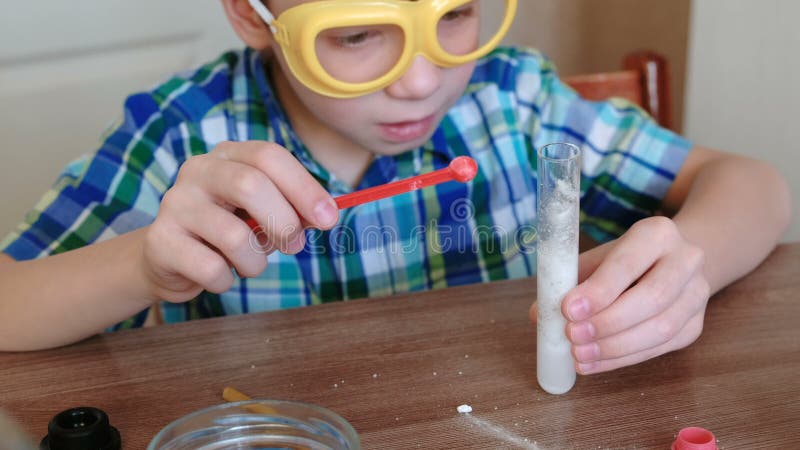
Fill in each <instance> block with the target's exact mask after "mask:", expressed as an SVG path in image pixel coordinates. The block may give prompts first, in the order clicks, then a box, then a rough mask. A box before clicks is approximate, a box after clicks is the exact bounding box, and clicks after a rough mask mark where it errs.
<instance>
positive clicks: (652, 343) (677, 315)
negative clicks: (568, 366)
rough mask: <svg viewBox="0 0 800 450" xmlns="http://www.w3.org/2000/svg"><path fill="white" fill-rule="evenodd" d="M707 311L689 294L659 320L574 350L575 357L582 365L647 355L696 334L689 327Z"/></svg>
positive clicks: (642, 323) (703, 304) (577, 346)
mask: <svg viewBox="0 0 800 450" xmlns="http://www.w3.org/2000/svg"><path fill="white" fill-rule="evenodd" d="M703 311H705V303H699V302H697V301H696V298H694V293H693V292H690V291H689V290H687V292H684V293H683V294H682V295H681V297H680V298H679V299H678V301H677V302H675V303H674V304H673V305H672V307H671V308H669V309H667V310H666V311H664V312H663V313H661V314H659V315H657V316H655V317H651V318H650V319H648V320H646V321H644V322H641V323H639V324H637V325H636V326H633V327H631V328H628V329H626V330H624V331H622V332H620V333H617V334H614V335H612V336H608V337H605V338H602V339H599V340H596V341H593V342H590V343H587V344H581V345H575V346H573V347H572V350H573V356H574V357H575V360H576V361H578V362H579V363H584V364H588V363H592V362H596V361H602V360H610V359H619V358H623V357H625V356H627V355H633V354H637V353H642V352H645V351H647V350H649V349H651V348H655V347H659V346H662V345H664V344H667V343H669V342H672V341H674V340H676V339H680V337H681V336H682V335H683V334H685V333H686V332H687V330H688V331H689V334H692V333H691V328H689V329H686V327H687V326H689V324H690V322H691V320H692V318H693V317H695V316H696V315H697V314H698V313H702V312H703ZM698 334H699V333H698Z"/></svg>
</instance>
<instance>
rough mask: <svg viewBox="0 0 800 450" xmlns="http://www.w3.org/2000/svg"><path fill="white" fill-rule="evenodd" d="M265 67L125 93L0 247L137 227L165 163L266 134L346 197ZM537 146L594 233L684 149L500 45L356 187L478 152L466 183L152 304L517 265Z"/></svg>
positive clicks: (205, 73)
mask: <svg viewBox="0 0 800 450" xmlns="http://www.w3.org/2000/svg"><path fill="white" fill-rule="evenodd" d="M264 63H265V62H264V61H263V59H262V58H261V57H260V56H259V55H258V54H257V53H256V52H254V51H252V50H249V49H246V50H243V51H240V52H229V53H226V54H224V55H223V56H221V57H220V58H219V59H218V60H216V61H214V62H212V63H210V64H207V65H205V66H203V67H201V68H200V69H198V70H196V71H192V72H190V73H185V74H181V75H178V76H176V77H173V78H171V79H170V80H168V81H167V82H165V83H164V84H162V85H160V86H158V87H156V88H155V89H154V90H152V91H150V92H146V93H139V94H135V95H133V96H131V97H129V98H128V99H127V101H126V103H125V116H124V120H123V121H122V124H121V125H119V126H118V127H117V128H116V129H114V130H113V131H112V132H111V134H110V135H109V136H108V137H107V138H106V139H105V141H104V142H103V144H102V146H101V148H100V149H99V150H98V151H97V153H95V154H94V155H92V156H88V157H84V158H83V159H80V160H78V161H76V162H74V163H72V164H71V165H69V166H68V167H67V168H66V170H65V171H64V173H63V174H62V176H61V177H60V178H59V179H58V181H57V182H56V184H55V185H54V186H53V188H52V189H51V190H50V191H49V192H47V193H46V194H45V196H44V197H43V198H42V200H41V201H40V202H39V203H38V204H37V205H36V207H35V208H34V209H33V211H31V212H30V213H29V214H28V215H27V217H26V219H25V221H24V222H23V223H22V224H21V225H20V226H19V227H18V228H17V229H16V230H15V231H14V232H12V233H11V234H9V235H8V236H7V237H5V239H4V240H3V241H2V243H0V250H2V251H4V252H6V253H8V254H9V255H11V256H12V257H13V258H15V259H17V260H28V259H33V258H40V257H44V256H47V255H50V254H54V253H60V252H64V251H68V250H70V249H74V248H77V247H81V246H84V245H87V244H90V243H92V242H97V241H101V240H104V239H108V238H112V237H114V236H117V235H119V234H122V233H125V232H128V231H131V230H133V229H136V228H139V227H142V226H145V225H148V224H149V223H151V222H152V220H153V219H154V217H155V216H156V214H157V213H158V209H159V203H160V201H161V198H162V196H163V195H164V193H165V191H166V190H167V189H169V187H170V186H171V185H172V183H173V182H174V181H175V178H176V176H177V173H178V169H179V168H180V165H181V164H182V163H183V162H184V161H186V159H187V158H189V157H191V156H192V155H199V154H203V153H206V152H208V151H210V150H212V149H213V148H214V146H216V145H217V144H218V143H219V142H221V141H225V140H228V141H245V140H266V141H272V142H277V143H279V144H281V145H282V146H284V147H286V149H287V150H288V151H290V152H292V154H293V155H294V156H295V157H296V158H297V159H298V160H299V161H300V162H301V163H302V164H303V165H304V166H305V167H306V168H307V169H308V171H309V172H310V173H311V174H312V175H314V176H315V177H316V179H317V180H318V181H319V182H320V183H321V184H322V186H324V187H325V188H326V189H328V190H329V191H330V192H331V193H332V194H333V195H339V194H343V193H346V192H350V191H351V190H352V189H351V188H349V187H348V186H347V185H345V184H344V183H343V182H341V181H340V180H338V179H336V177H335V176H333V175H332V174H331V173H329V172H328V171H326V170H325V168H324V167H322V166H321V165H319V163H317V162H316V161H315V160H314V159H313V158H312V156H311V154H310V153H309V152H308V150H307V149H306V148H305V146H304V145H303V143H302V142H300V140H299V139H298V137H297V135H296V134H295V132H294V131H293V130H292V128H291V125H290V123H289V121H288V120H287V117H286V114H285V112H284V111H283V110H282V109H281V106H280V104H279V103H278V101H277V99H276V96H275V94H274V92H273V90H272V87H271V86H270V84H269V81H268V78H267V76H266V74H265V68H264ZM551 142H572V143H575V144H577V145H579V146H580V147H581V148H582V152H583V156H582V183H581V191H582V192H581V193H582V196H581V226H582V229H583V230H584V231H585V232H587V233H589V234H590V235H591V236H592V237H594V238H595V239H597V240H599V241H607V240H609V239H612V238H614V237H617V236H619V235H620V234H622V233H623V232H624V231H625V230H626V229H627V228H628V227H629V226H630V225H631V224H633V223H634V222H636V221H637V220H639V219H642V218H644V217H647V216H650V215H652V214H654V213H655V211H656V210H657V208H658V207H659V204H660V202H661V199H662V198H663V196H664V195H665V193H666V191H667V189H668V188H669V186H670V185H671V183H672V181H673V180H674V178H675V175H676V173H677V172H678V170H679V168H680V167H681V165H682V163H683V161H684V159H685V157H686V155H687V153H688V151H689V149H690V144H689V142H687V141H686V140H684V139H683V138H681V137H679V136H677V135H675V134H673V133H672V132H670V131H667V130H665V129H663V128H660V127H659V126H658V125H657V124H656V123H654V122H653V120H652V119H650V118H649V117H648V116H647V115H646V114H645V113H644V112H643V111H642V110H640V109H639V108H637V107H636V106H633V105H631V104H629V103H625V102H622V101H616V100H615V101H612V102H589V101H585V100H582V99H580V98H579V97H578V96H577V95H576V94H575V93H574V92H573V91H572V90H571V89H570V88H568V87H566V86H565V85H564V84H563V83H562V82H561V81H560V80H559V79H558V77H557V75H556V73H555V69H554V67H553V65H552V63H551V62H550V61H549V60H547V59H546V58H545V57H543V56H542V55H541V54H539V53H536V52H534V51H531V50H527V49H519V48H500V49H497V50H496V51H494V52H493V53H492V54H490V55H489V56H487V57H486V58H485V59H483V60H481V61H479V62H478V64H477V66H476V69H475V72H474V74H473V76H472V80H471V82H470V84H469V86H468V88H467V90H466V91H465V93H464V95H463V96H462V97H461V99H460V100H459V101H458V102H457V103H456V104H455V105H454V106H453V107H452V109H451V110H450V111H449V113H448V114H447V116H446V117H445V118H444V120H443V121H442V123H441V124H440V125H439V127H438V128H437V130H436V132H435V134H434V135H433V137H432V138H431V139H430V141H429V142H428V143H426V144H425V145H424V146H423V147H421V148H417V149H414V150H411V151H408V152H406V153H403V154H400V155H397V156H380V157H376V158H375V159H374V161H373V162H372V164H371V166H370V167H369V168H368V169H367V172H366V175H365V176H364V178H363V180H361V183H360V185H359V186H358V187H357V188H358V189H361V188H366V187H369V186H375V185H378V184H382V183H386V182H389V181H393V180H397V179H402V178H406V177H409V176H412V175H415V174H420V173H426V172H430V171H432V170H436V169H440V168H443V167H446V166H447V165H448V163H449V162H450V161H451V160H452V159H453V158H454V157H456V156H460V155H469V156H471V157H473V158H474V159H475V160H476V161H477V162H478V167H479V171H478V174H477V176H476V177H475V179H474V180H472V181H471V182H470V183H467V184H461V183H455V182H451V183H444V184H441V185H438V186H435V187H429V188H426V189H422V190H419V191H414V192H410V193H407V194H403V195H399V196H395V197H392V198H388V199H384V200H380V201H377V202H373V203H369V204H365V205H362V206H358V207H355V208H351V209H349V210H345V211H343V212H342V214H341V215H340V222H339V224H338V225H337V226H336V227H335V228H334V229H333V230H330V231H326V232H320V231H319V230H309V231H307V234H308V236H307V237H308V244H307V246H306V248H305V250H304V251H303V252H301V253H300V254H298V255H291V256H289V255H284V254H281V253H278V252H276V253H273V254H271V255H269V257H268V259H269V264H268V266H267V269H266V271H265V272H264V273H263V274H262V275H261V276H259V277H257V278H249V279H239V278H237V279H236V281H235V283H234V285H233V287H232V288H231V289H230V290H229V291H228V292H226V293H224V294H221V295H211V294H208V293H204V294H202V295H200V296H199V297H198V298H196V299H194V300H192V301H190V302H187V303H184V304H172V303H166V302H162V306H161V308H162V315H163V317H164V319H165V320H166V321H167V322H177V321H182V320H187V319H192V318H197V317H211V316H217V315H225V314H237V313H246V312H249V311H263V310H271V309H278V308H288V307H297V306H303V305H311V304H317V303H321V302H328V301H336V300H347V299H355V298H362V297H377V296H385V295H390V294H394V293H400V292H409V291H421V290H426V289H435V288H443V287H447V286H454V285H461V284H466V283H476V282H486V281H492V280H501V279H507V278H517V277H526V276H531V275H533V274H535V272H536V257H535V256H536V255H535V251H534V250H535V224H536V208H535V204H536V150H535V149H537V148H539V147H541V146H543V145H545V144H547V143H551ZM144 318H145V312H143V313H142V314H139V315H137V316H136V317H133V318H131V319H129V320H128V321H126V322H124V323H121V324H118V325H116V326H115V327H114V328H120V327H131V326H138V325H140V324H141V323H142V322H143V320H144Z"/></svg>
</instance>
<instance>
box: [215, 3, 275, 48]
mask: <svg viewBox="0 0 800 450" xmlns="http://www.w3.org/2000/svg"><path fill="white" fill-rule="evenodd" d="M222 7H223V8H225V14H226V15H227V16H228V22H230V23H231V26H232V27H233V29H234V31H236V34H237V35H239V38H241V39H242V40H243V41H244V43H245V44H247V46H248V47H251V48H253V49H255V50H264V49H266V48H267V47H269V46H270V44H271V42H272V33H271V32H270V30H269V27H268V26H267V24H265V23H264V21H263V20H261V17H259V16H258V14H257V13H256V12H255V10H254V9H253V8H252V7H251V6H250V4H249V3H248V2H247V0H222Z"/></svg>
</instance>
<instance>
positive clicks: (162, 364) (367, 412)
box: [0, 243, 800, 449]
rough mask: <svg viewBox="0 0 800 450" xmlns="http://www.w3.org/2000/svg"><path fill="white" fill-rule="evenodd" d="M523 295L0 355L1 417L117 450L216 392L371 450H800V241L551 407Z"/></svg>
mask: <svg viewBox="0 0 800 450" xmlns="http://www.w3.org/2000/svg"><path fill="white" fill-rule="evenodd" d="M534 291H535V281H534V280H532V279H526V280H516V281H506V282H500V283H492V284H487V285H472V286H465V287H460V288H454V289H448V290H442V291H438V292H427V293H421V294H414V295H403V296H398V297H394V298H388V299H373V300H359V301H353V302H347V303H338V304H329V305H323V306H319V307H311V308H301V309H296V310H285V311H277V312H272V313H263V314H253V315H248V316H239V317H227V318H222V319H213V320H205V321H197V322H193V323H185V324H180V325H175V326H163V327H159V328H151V329H141V330H132V331H125V332H120V333H115V334H109V335H103V336H98V337H95V338H92V339H90V340H87V341H85V342H82V343H79V344H76V345H73V346H70V347H66V348H61V349H56V350H50V351H43V352H36V353H26V354H0V380H2V387H0V407H2V408H3V409H5V410H6V411H9V412H10V413H11V416H12V417H14V418H16V419H17V420H18V421H19V422H20V423H21V424H22V425H23V427H24V428H25V429H26V430H27V432H28V433H30V434H31V435H32V436H35V437H36V438H41V436H43V435H44V433H45V431H46V427H47V422H48V420H49V419H50V417H51V416H52V415H53V414H54V413H56V412H58V411H60V410H62V409H66V408H69V407H74V406H80V405H91V406H97V407H99V408H101V409H104V410H105V411H107V412H108V413H109V415H110V417H111V421H112V424H114V425H115V426H116V427H117V428H119V430H120V432H121V433H122V437H123V442H124V444H125V445H124V448H126V449H143V448H145V447H146V445H147V443H148V442H149V440H150V439H151V437H152V436H153V435H154V434H155V433H156V432H158V430H159V429H161V428H162V427H164V426H165V425H167V424H168V423H169V422H170V421H172V420H173V419H176V418H178V417H180V416H182V415H184V414H187V413H189V412H191V411H195V410H197V409H200V408H204V407H207V406H210V405H213V404H217V403H220V402H221V398H220V394H221V391H222V388H223V387H224V386H225V385H232V386H235V387H237V388H239V389H240V390H242V391H244V392H246V393H248V394H250V395H252V396H255V397H259V398H278V399H288V400H299V401H304V402H310V403H314V404H317V405H321V406H325V407H328V408H330V409H332V410H334V411H336V412H338V413H339V414H340V415H342V416H343V417H344V418H346V419H347V420H348V421H349V422H350V423H351V424H352V425H353V426H354V427H355V428H356V430H357V431H358V432H359V434H360V436H361V440H362V445H363V447H364V448H367V449H409V448H411V449H413V448H426V449H457V448H476V449H495V448H530V449H569V448H577V449H596V448H603V449H606V448H614V449H617V448H627V449H634V448H636V449H643V448H653V449H667V448H668V447H669V446H670V444H671V443H672V441H673V439H674V437H675V435H676V433H677V431H678V430H680V429H681V428H683V427H686V426H701V427H705V428H708V429H710V430H711V431H713V432H714V433H715V434H716V436H717V438H718V440H719V446H720V448H724V449H754V448H759V449H763V448H776V449H777V448H780V449H790V448H800V243H798V244H790V245H783V246H781V247H779V248H778V249H777V250H776V251H775V252H774V253H773V254H772V255H771V256H770V257H769V259H768V260H767V261H766V262H765V263H764V264H763V265H762V266H761V267H759V268H758V269H757V270H756V271H755V272H754V273H752V274H751V275H749V276H747V277H746V278H745V279H743V280H741V281H739V282H737V283H735V284H733V285H731V286H729V287H728V288H727V289H725V290H724V291H722V292H720V293H719V294H718V295H716V296H715V297H714V298H713V299H712V300H711V302H710V306H709V310H708V313H707V319H706V326H705V331H704V332H703V335H702V336H701V338H700V339H699V340H698V341H697V342H696V343H695V344H694V345H692V346H691V347H689V348H687V349H684V350H682V351H679V352H675V353H671V354H669V355H665V356H662V357H660V358H656V359H655V360H651V361H649V362H646V363H643V364H639V365H637V366H634V367H628V368H624V369H620V370H616V371H614V372H611V373H605V374H600V375H594V376H585V377H578V381H577V384H576V385H575V387H574V388H573V389H572V391H570V392H569V393H567V394H565V395H563V396H552V395H549V394H546V393H545V392H543V391H542V390H541V389H540V388H539V387H538V386H537V384H536V358H535V349H536V338H535V328H534V326H533V325H532V324H531V323H529V321H528V307H529V305H530V304H531V301H532V300H533V298H534V297H535V292H534ZM376 374H377V375H376ZM460 404H469V405H471V406H472V408H473V412H472V414H471V415H461V414H458V413H457V412H456V407H457V406H458V405H460Z"/></svg>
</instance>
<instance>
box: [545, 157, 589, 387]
mask: <svg viewBox="0 0 800 450" xmlns="http://www.w3.org/2000/svg"><path fill="white" fill-rule="evenodd" d="M537 163H538V176H539V180H538V190H537V198H536V200H537V208H536V210H537V220H538V226H537V234H538V241H537V246H536V252H537V253H536V290H537V306H536V307H537V310H536V311H537V327H536V330H537V333H536V378H537V379H538V381H539V386H541V387H542V389H544V390H545V391H547V392H549V393H551V394H563V393H566V392H568V391H569V390H570V389H572V386H573V385H574V384H575V365H574V362H573V359H572V353H571V352H570V344H569V341H568V340H567V337H566V334H565V327H566V320H565V319H564V316H563V315H562V314H561V301H562V300H563V298H564V295H565V294H566V293H567V292H569V290H570V289H572V288H574V287H575V286H576V285H577V283H578V225H579V224H578V221H579V203H580V173H581V172H580V168H581V164H580V149H579V148H578V147H576V146H574V145H572V144H566V143H555V144H550V145H546V146H544V147H542V148H541V149H540V150H539V152H538V159H537Z"/></svg>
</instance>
